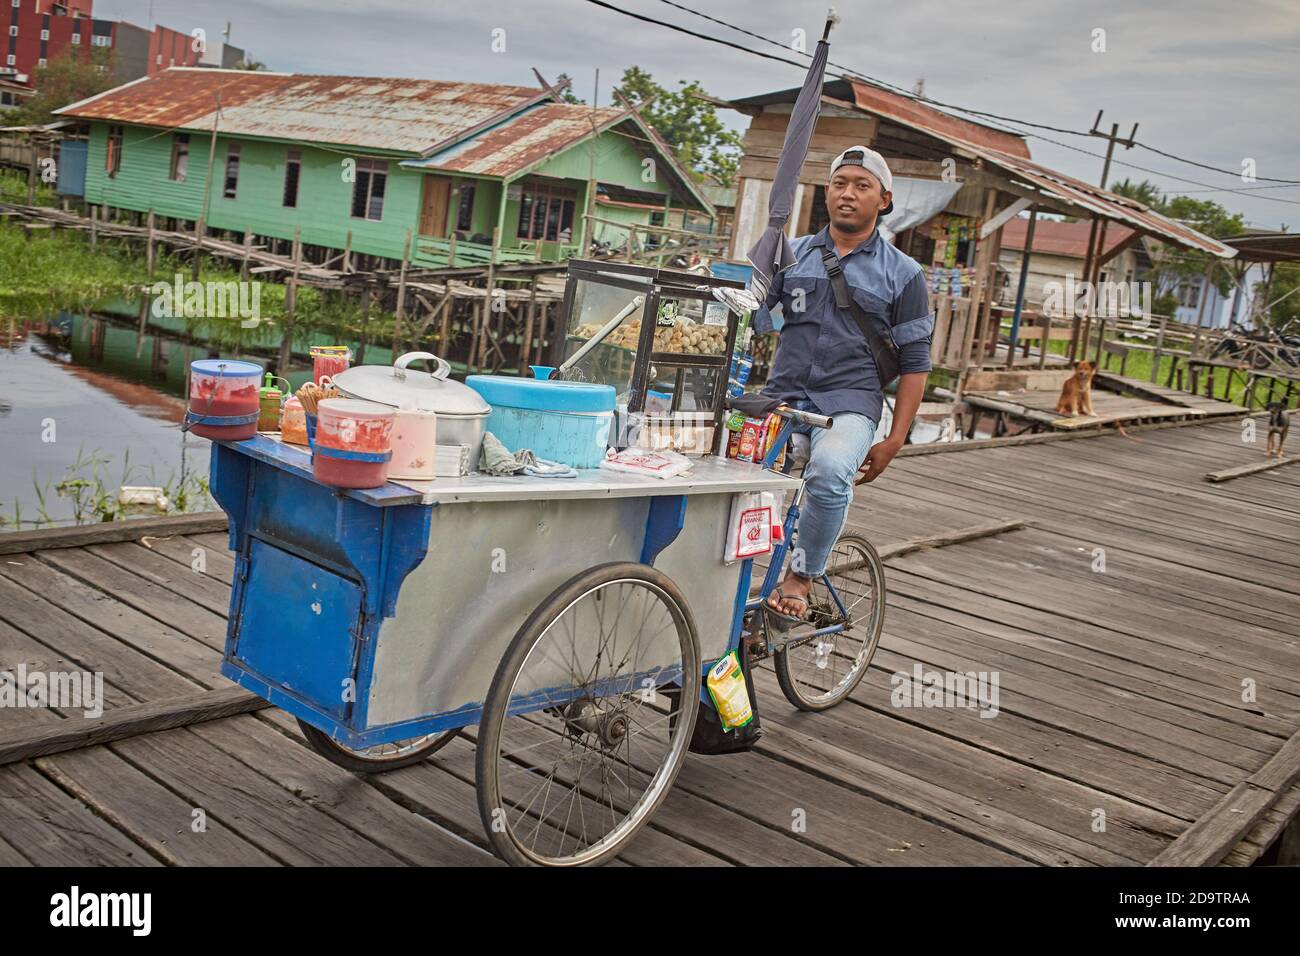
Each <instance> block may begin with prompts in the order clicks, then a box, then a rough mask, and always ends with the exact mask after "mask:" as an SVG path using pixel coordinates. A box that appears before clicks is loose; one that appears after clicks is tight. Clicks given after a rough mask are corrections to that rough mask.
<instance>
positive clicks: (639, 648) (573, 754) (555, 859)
mask: <svg viewBox="0 0 1300 956" xmlns="http://www.w3.org/2000/svg"><path fill="white" fill-rule="evenodd" d="M700 674H701V672H700V650H699V641H698V639H697V637H696V631H695V621H694V619H693V618H692V616H691V612H690V608H689V607H688V606H687V603H686V599H685V598H684V597H683V596H682V593H681V591H679V590H678V588H677V586H676V585H675V584H673V582H672V581H671V580H670V579H669V578H668V577H667V576H666V575H664V574H662V573H661V572H659V571H656V570H655V569H654V568H651V567H649V566H647V565H644V564H634V563H630V562H619V563H614V564H605V565H600V566H598V567H595V568H591V569H589V570H587V571H584V572H582V573H581V574H578V575H575V576H574V577H573V578H571V579H570V580H569V581H568V582H567V583H566V584H563V585H561V586H560V587H559V588H557V589H556V590H555V591H553V592H552V593H551V595H550V596H549V597H548V598H547V599H546V600H545V601H543V602H542V604H541V605H540V606H539V607H538V608H537V609H536V610H535V611H534V612H533V613H532V615H531V616H529V618H528V620H527V621H525V622H524V625H523V627H521V628H520V629H519V633H518V634H516V635H515V638H514V641H513V642H512V643H511V645H510V648H509V650H508V651H507V652H506V655H505V658H504V659H503V660H502V662H501V666H500V667H499V668H498V669H497V672H496V677H495V678H494V679H493V681H492V687H491V690H490V691H489V692H488V697H487V702H486V704H485V706H484V708H483V718H482V721H481V722H480V724H479V729H478V741H477V754H476V760H477V763H476V769H477V777H478V802H479V813H480V815H481V816H482V818H483V827H484V829H485V830H486V832H487V835H488V839H489V840H490V841H491V843H492V847H493V849H494V850H496V852H497V854H498V855H500V856H501V858H502V859H504V860H506V861H507V862H509V863H512V864H514V865H517V866H525V865H532V866H579V865H592V864H598V863H604V862H606V861H607V860H609V859H611V858H612V857H614V856H615V855H617V854H618V853H619V852H620V851H621V850H622V849H623V848H624V847H625V846H626V845H627V843H628V842H629V841H630V840H631V839H632V838H633V836H634V835H635V834H636V833H637V831H638V830H640V828H641V827H642V826H644V825H645V823H646V821H647V820H648V819H649V818H650V816H651V815H652V814H653V813H654V811H655V809H656V808H657V807H658V806H659V804H660V803H662V802H663V799H664V797H665V796H667V794H668V790H669V788H670V787H671V786H672V783H673V780H674V779H675V778H676V776H677V771H678V770H679V769H680V768H681V765H682V761H683V760H684V759H685V756H686V751H687V747H688V746H689V744H690V738H691V732H692V730H693V728H694V726H695V715H696V711H697V708H698V707H699V699H700Z"/></svg>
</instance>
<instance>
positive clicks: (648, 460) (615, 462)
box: [600, 448, 691, 478]
mask: <svg viewBox="0 0 1300 956" xmlns="http://www.w3.org/2000/svg"><path fill="white" fill-rule="evenodd" d="M600 467H601V468H608V469H609V470H610V471H621V472H626V473H628V474H633V475H650V476H652V477H654V478H673V477H675V476H677V475H680V474H682V473H683V472H686V471H690V469H691V461H690V459H689V458H687V457H686V456H685V455H679V454H678V453H677V452H675V451H651V450H649V449H647V448H627V449H624V450H623V451H614V450H613V449H610V451H608V452H607V453H606V454H605V460H604V461H602V462H601V463H600Z"/></svg>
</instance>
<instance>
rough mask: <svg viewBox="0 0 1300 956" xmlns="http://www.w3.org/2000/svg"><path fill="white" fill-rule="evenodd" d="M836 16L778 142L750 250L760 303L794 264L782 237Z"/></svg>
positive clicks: (753, 281)
mask: <svg viewBox="0 0 1300 956" xmlns="http://www.w3.org/2000/svg"><path fill="white" fill-rule="evenodd" d="M835 19H836V17H835V15H834V11H832V12H831V15H830V16H828V17H827V19H826V29H825V31H823V33H822V38H821V39H820V40H819V41H817V49H816V50H815V51H813V58H812V63H811V64H809V66H808V75H807V76H806V77H805V78H804V81H803V89H801V90H800V91H799V98H798V99H797V100H795V103H794V111H793V112H792V113H791V114H790V124H789V125H788V126H787V127H786V128H785V142H784V143H783V144H782V145H781V158H780V159H779V160H777V164H776V175H775V176H774V177H773V178H772V192H771V194H770V195H769V196H768V197H767V228H765V229H764V230H763V234H762V235H761V236H759V237H758V242H756V243H754V247H753V248H752V249H750V250H749V261H750V263H751V264H752V265H753V266H754V275H753V277H752V278H751V279H750V280H749V286H750V288H751V289H752V290H753V292H754V295H755V296H757V297H758V300H759V301H760V302H761V301H763V300H764V299H766V298H767V293H768V290H769V289H770V288H771V287H772V281H773V280H774V279H775V278H776V275H777V273H778V272H781V271H783V270H785V269H788V268H790V266H792V265H794V253H793V252H791V251H790V241H789V240H788V239H787V238H786V236H785V228H786V224H787V223H788V222H789V221H790V207H791V206H793V205H794V194H795V190H796V189H797V187H798V185H799V170H800V169H802V168H803V163H804V160H805V159H806V158H807V157H808V144H809V143H810V142H811V141H812V135H813V127H815V126H816V125H817V117H818V115H820V113H821V108H822V79H823V76H824V74H825V72H826V59H827V57H828V56H829V55H830V46H831V45H830V42H829V39H828V38H829V37H830V33H831V26H832V24H833V23H834V21H835Z"/></svg>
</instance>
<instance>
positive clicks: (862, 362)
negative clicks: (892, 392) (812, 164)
mask: <svg viewBox="0 0 1300 956" xmlns="http://www.w3.org/2000/svg"><path fill="white" fill-rule="evenodd" d="M791 247H792V249H793V250H794V255H795V259H796V262H795V264H794V265H793V266H791V267H790V268H789V269H787V270H785V271H784V272H782V273H780V274H779V275H777V276H776V278H775V279H774V280H773V282H772V288H771V291H770V292H769V293H768V297H767V301H766V302H765V303H764V304H763V307H762V308H761V309H759V311H758V312H757V313H755V316H754V329H755V330H756V331H758V332H770V331H772V329H773V328H774V327H775V326H774V324H773V322H772V316H771V310H772V309H774V308H775V307H776V305H777V303H778V302H779V303H780V304H781V310H782V313H783V315H784V320H785V324H784V325H783V326H782V328H781V333H780V335H781V338H780V343H779V346H778V348H777V351H776V361H775V363H774V365H773V367H772V371H771V374H769V375H768V379H767V384H766V385H765V386H763V394H764V395H771V396H773V397H777V398H781V399H783V400H785V401H794V400H796V399H800V398H806V399H808V400H810V401H811V402H812V403H813V405H814V406H815V407H816V408H817V410H818V411H819V412H820V413H821V414H823V415H835V414H838V413H841V412H859V413H861V414H863V415H866V416H867V417H868V418H870V419H871V420H872V421H873V422H876V423H879V422H880V411H881V406H882V405H883V403H884V395H883V392H882V389H881V385H880V378H879V376H878V375H877V373H876V363H875V361H874V360H873V359H872V357H871V349H870V348H869V347H868V345H867V342H866V339H864V338H863V336H862V330H861V329H860V328H858V324H857V323H856V322H855V321H854V320H853V316H851V315H849V314H848V311H847V310H845V309H840V308H838V307H837V306H836V305H835V292H834V290H833V289H832V288H831V282H830V278H829V277H828V276H827V275H826V264H825V263H824V262H822V255H821V251H822V248H823V247H826V248H829V249H830V250H831V251H832V252H836V253H837V254H838V252H837V250H836V249H835V243H834V241H833V240H832V239H831V238H830V228H829V227H827V228H825V229H823V230H822V231H821V232H819V233H817V234H816V235H813V236H800V237H799V238H798V239H795V240H794V241H793V242H792V243H791ZM840 269H841V270H842V271H843V272H844V278H845V280H846V281H847V282H848V286H849V291H850V292H851V293H852V295H853V297H854V299H856V300H857V302H858V304H859V305H861V306H862V307H863V308H864V309H866V310H867V311H869V312H875V313H877V314H879V315H883V316H884V317H885V318H886V320H887V321H888V323H889V326H890V329H891V333H892V335H893V338H894V344H895V345H896V346H898V365H899V372H900V374H903V375H906V374H908V373H909V372H928V371H929V370H930V337H931V335H933V333H934V313H933V312H931V311H930V295H929V291H928V290H927V288H926V283H925V273H924V271H923V270H922V269H921V266H920V264H918V263H917V262H916V260H915V259H912V258H911V257H910V256H908V255H905V254H904V253H902V252H900V251H899V250H898V249H897V248H895V247H894V245H893V244H892V243H889V242H886V241H885V240H884V239H883V238H881V236H880V232H879V230H877V231H876V232H873V233H872V234H871V237H870V238H868V239H866V240H864V241H863V242H862V243H861V244H859V245H858V246H857V247H856V248H854V249H853V250H852V251H850V252H849V253H847V254H846V255H844V256H842V257H840Z"/></svg>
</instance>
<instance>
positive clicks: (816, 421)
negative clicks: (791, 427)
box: [774, 405, 835, 428]
mask: <svg viewBox="0 0 1300 956" xmlns="http://www.w3.org/2000/svg"><path fill="white" fill-rule="evenodd" d="M774 411H775V412H776V414H778V415H780V416H781V417H782V418H789V419H791V420H793V421H796V422H798V423H799V424H800V425H811V426H812V427H813V428H830V427H831V426H832V425H834V424H835V419H834V418H832V417H831V416H829V415H818V414H815V413H814V412H803V411H800V410H799V409H797V408H791V407H790V406H789V405H782V406H780V407H779V408H776V409H774Z"/></svg>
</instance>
